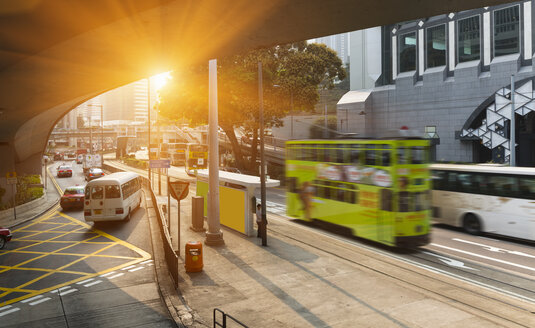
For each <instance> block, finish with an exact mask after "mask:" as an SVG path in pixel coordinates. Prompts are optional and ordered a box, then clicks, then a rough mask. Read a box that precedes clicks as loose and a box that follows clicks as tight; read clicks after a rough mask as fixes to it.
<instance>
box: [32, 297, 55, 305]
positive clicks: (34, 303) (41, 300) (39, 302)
mask: <svg viewBox="0 0 535 328" xmlns="http://www.w3.org/2000/svg"><path fill="white" fill-rule="evenodd" d="M48 300H51V298H50V297H45V298H42V299H40V300H38V301H35V302H31V303H30V305H31V306H34V305H37V304H41V303H43V302H46V301H48Z"/></svg>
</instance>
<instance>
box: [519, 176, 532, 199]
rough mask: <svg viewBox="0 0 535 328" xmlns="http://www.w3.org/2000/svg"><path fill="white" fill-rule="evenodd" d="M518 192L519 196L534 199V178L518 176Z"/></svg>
mask: <svg viewBox="0 0 535 328" xmlns="http://www.w3.org/2000/svg"><path fill="white" fill-rule="evenodd" d="M518 192H519V197H520V198H525V199H535V178H534V177H518Z"/></svg>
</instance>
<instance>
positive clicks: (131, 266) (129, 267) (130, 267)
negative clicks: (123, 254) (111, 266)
mask: <svg viewBox="0 0 535 328" xmlns="http://www.w3.org/2000/svg"><path fill="white" fill-rule="evenodd" d="M133 267H135V265H130V266H127V267H126V268H122V269H121V270H128V269H132V268H133Z"/></svg>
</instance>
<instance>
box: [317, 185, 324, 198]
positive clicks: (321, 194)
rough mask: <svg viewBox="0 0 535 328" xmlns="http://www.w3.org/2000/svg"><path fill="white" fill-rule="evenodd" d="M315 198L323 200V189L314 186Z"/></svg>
mask: <svg viewBox="0 0 535 328" xmlns="http://www.w3.org/2000/svg"><path fill="white" fill-rule="evenodd" d="M316 197H320V198H325V187H323V186H316Z"/></svg>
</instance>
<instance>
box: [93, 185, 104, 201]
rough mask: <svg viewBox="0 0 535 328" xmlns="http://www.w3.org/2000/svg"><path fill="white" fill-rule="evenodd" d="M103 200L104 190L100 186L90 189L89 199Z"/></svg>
mask: <svg viewBox="0 0 535 328" xmlns="http://www.w3.org/2000/svg"><path fill="white" fill-rule="evenodd" d="M102 198H104V189H103V188H102V187H100V186H95V187H91V199H102Z"/></svg>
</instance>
